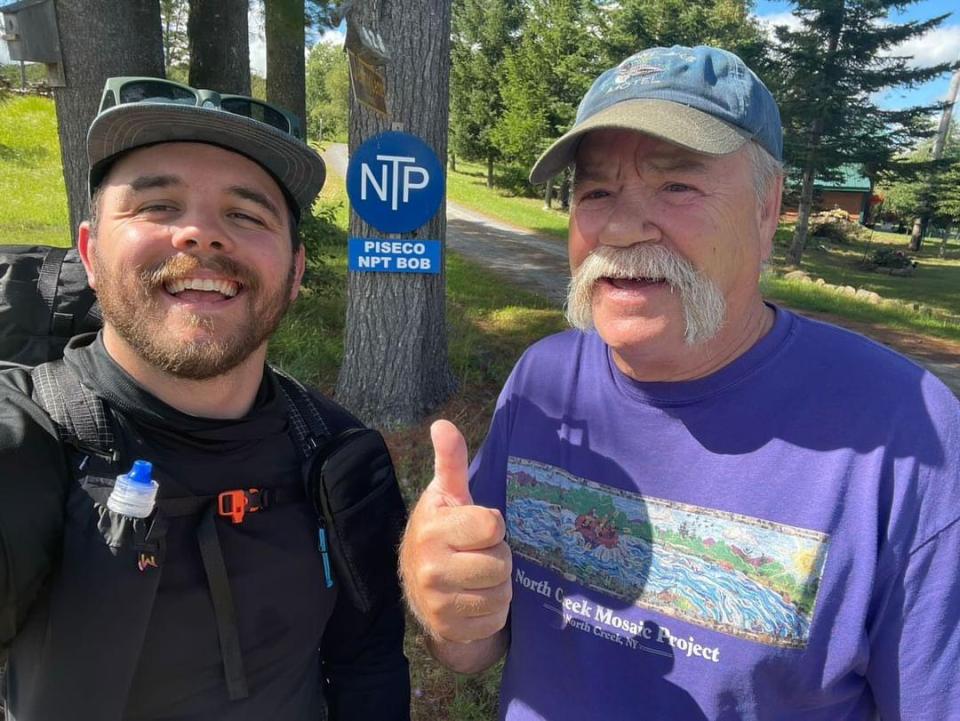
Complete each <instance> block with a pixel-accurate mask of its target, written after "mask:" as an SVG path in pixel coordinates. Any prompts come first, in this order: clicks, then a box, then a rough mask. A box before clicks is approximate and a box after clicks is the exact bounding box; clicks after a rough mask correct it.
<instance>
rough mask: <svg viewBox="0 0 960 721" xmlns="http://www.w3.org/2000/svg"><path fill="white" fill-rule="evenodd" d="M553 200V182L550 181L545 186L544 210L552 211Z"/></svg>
mask: <svg viewBox="0 0 960 721" xmlns="http://www.w3.org/2000/svg"><path fill="white" fill-rule="evenodd" d="M552 199H553V180H552V179H551V180H548V181H547V184H546V185H545V186H543V208H544V210H550V208H551V207H553V206H552V205H550V201H551V200H552Z"/></svg>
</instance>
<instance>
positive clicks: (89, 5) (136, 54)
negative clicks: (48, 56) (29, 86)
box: [53, 0, 163, 244]
mask: <svg viewBox="0 0 960 721" xmlns="http://www.w3.org/2000/svg"><path fill="white" fill-rule="evenodd" d="M56 11H57V25H58V27H59V35H60V53H61V57H62V59H63V72H64V77H65V79H66V87H62V88H54V90H53V97H54V102H55V104H56V109H57V121H58V123H57V125H58V133H59V136H60V157H61V159H62V161H63V177H64V180H65V182H66V186H67V203H68V206H69V209H70V228H71V232H72V233H73V242H74V244H76V232H77V227H78V226H79V225H80V222H81V221H83V220H85V219H86V218H87V217H89V197H88V192H89V191H88V187H87V182H88V180H87V178H88V175H89V172H90V168H89V166H88V164H87V149H86V140H87V129H88V128H89V127H90V123H91V122H92V121H93V119H94V117H95V116H96V114H97V110H98V108H99V105H100V96H101V95H102V93H103V83H104V81H105V80H106V79H107V78H109V77H111V76H114V75H148V76H154V77H161V78H162V77H163V33H162V29H161V26H160V5H159V4H158V3H157V1H156V0H57V3H56ZM91 38H96V41H95V42H94V41H92V40H91Z"/></svg>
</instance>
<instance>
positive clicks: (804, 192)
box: [787, 160, 814, 266]
mask: <svg viewBox="0 0 960 721" xmlns="http://www.w3.org/2000/svg"><path fill="white" fill-rule="evenodd" d="M813 178H814V164H813V161H812V160H808V161H807V165H806V167H805V168H804V169H803V185H802V186H801V188H800V205H799V207H798V208H797V227H796V228H794V230H793V242H792V243H791V244H790V251H789V253H788V254H787V260H789V261H790V263H791V264H792V265H796V266H799V265H800V259H801V258H802V257H803V249H804V247H806V245H807V229H808V228H809V225H810V211H811V210H812V209H813Z"/></svg>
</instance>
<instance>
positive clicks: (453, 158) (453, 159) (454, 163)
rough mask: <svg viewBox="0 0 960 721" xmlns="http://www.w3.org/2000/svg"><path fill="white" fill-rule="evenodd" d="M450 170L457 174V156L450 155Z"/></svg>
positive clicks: (454, 154)
mask: <svg viewBox="0 0 960 721" xmlns="http://www.w3.org/2000/svg"><path fill="white" fill-rule="evenodd" d="M450 170H452V171H453V172H454V173H455V172H457V154H456V153H450Z"/></svg>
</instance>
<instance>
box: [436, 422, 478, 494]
mask: <svg viewBox="0 0 960 721" xmlns="http://www.w3.org/2000/svg"><path fill="white" fill-rule="evenodd" d="M430 438H431V440H432V441H433V481H431V482H430V489H431V490H433V491H435V492H436V493H439V494H440V495H442V496H443V497H444V498H445V500H446V501H447V505H451V506H469V505H472V504H473V499H472V498H471V497H470V488H469V487H468V484H467V442H466V441H465V440H464V439H463V435H462V434H461V433H460V431H459V430H458V429H457V427H456V426H455V425H453V423H451V422H450V421H445V420H439V421H435V422H434V424H433V425H432V426H430Z"/></svg>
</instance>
